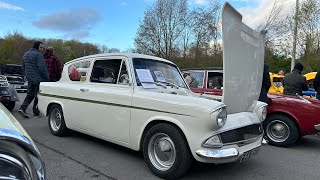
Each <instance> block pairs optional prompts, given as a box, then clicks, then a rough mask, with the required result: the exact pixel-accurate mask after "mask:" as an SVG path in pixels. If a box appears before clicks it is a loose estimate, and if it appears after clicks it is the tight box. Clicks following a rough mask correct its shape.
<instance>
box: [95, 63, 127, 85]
mask: <svg viewBox="0 0 320 180" xmlns="http://www.w3.org/2000/svg"><path fill="white" fill-rule="evenodd" d="M121 62H122V59H108V60H97V61H95V62H94V65H93V68H92V73H91V78H90V80H91V82H96V83H109V84H116V82H117V80H118V77H119V71H120V66H121Z"/></svg>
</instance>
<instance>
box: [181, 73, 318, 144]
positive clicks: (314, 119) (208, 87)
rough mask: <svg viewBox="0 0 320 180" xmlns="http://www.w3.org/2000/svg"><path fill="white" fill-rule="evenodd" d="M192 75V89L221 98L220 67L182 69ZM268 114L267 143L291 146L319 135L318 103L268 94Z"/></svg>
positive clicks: (302, 98)
mask: <svg viewBox="0 0 320 180" xmlns="http://www.w3.org/2000/svg"><path fill="white" fill-rule="evenodd" d="M182 72H183V73H185V74H186V76H191V79H192V82H193V81H197V83H192V84H193V85H194V84H195V85H196V87H195V86H193V87H192V86H190V87H191V90H192V91H193V92H195V93H200V94H212V95H217V96H221V95H222V93H223V85H222V78H223V69H222V67H212V68H193V69H184V70H182ZM268 98H269V101H268V115H267V118H266V120H265V121H264V123H263V125H264V130H265V137H266V138H267V140H268V141H269V144H271V145H275V146H282V147H285V146H290V145H292V144H294V143H295V142H296V141H297V140H298V139H299V138H300V137H302V136H305V135H311V134H316V133H318V132H320V101H319V100H316V99H311V98H304V97H302V96H287V95H276V94H269V95H268Z"/></svg>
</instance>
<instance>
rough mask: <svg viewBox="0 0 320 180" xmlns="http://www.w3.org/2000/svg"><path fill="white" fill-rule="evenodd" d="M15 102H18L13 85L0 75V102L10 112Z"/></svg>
mask: <svg viewBox="0 0 320 180" xmlns="http://www.w3.org/2000/svg"><path fill="white" fill-rule="evenodd" d="M16 101H19V97H18V94H17V91H16V90H15V88H14V87H13V85H11V84H9V82H8V81H7V78H6V76H4V75H1V73H0V102H1V103H2V104H3V105H4V106H5V107H6V108H7V109H8V110H9V111H12V110H13V108H14V106H15V104H16Z"/></svg>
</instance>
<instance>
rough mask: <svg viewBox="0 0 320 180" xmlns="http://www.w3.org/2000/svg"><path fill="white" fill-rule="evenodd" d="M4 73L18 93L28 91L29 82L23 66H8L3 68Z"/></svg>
mask: <svg viewBox="0 0 320 180" xmlns="http://www.w3.org/2000/svg"><path fill="white" fill-rule="evenodd" d="M2 73H3V75H5V76H6V77H7V80H8V82H9V83H10V84H11V85H13V87H14V88H15V89H16V90H17V91H27V87H28V82H27V80H26V78H25V75H24V73H23V70H22V65H19V64H7V65H5V66H4V67H3V68H2Z"/></svg>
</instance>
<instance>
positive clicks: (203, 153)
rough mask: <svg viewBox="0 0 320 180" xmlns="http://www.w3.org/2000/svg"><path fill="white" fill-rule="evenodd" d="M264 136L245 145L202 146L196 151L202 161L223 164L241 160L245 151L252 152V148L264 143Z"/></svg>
mask: <svg viewBox="0 0 320 180" xmlns="http://www.w3.org/2000/svg"><path fill="white" fill-rule="evenodd" d="M262 139H263V136H260V137H259V138H257V139H256V140H255V141H254V142H252V143H250V144H247V145H244V146H238V145H236V144H235V145H227V146H223V147H221V148H202V149H199V150H197V151H196V154H197V155H198V156H199V157H198V158H200V159H201V160H200V161H201V162H205V163H214V164H223V163H230V162H235V161H239V160H240V161H241V159H242V158H243V157H242V156H243V155H244V153H247V152H250V151H251V150H254V149H257V148H260V147H261V145H262Z"/></svg>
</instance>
